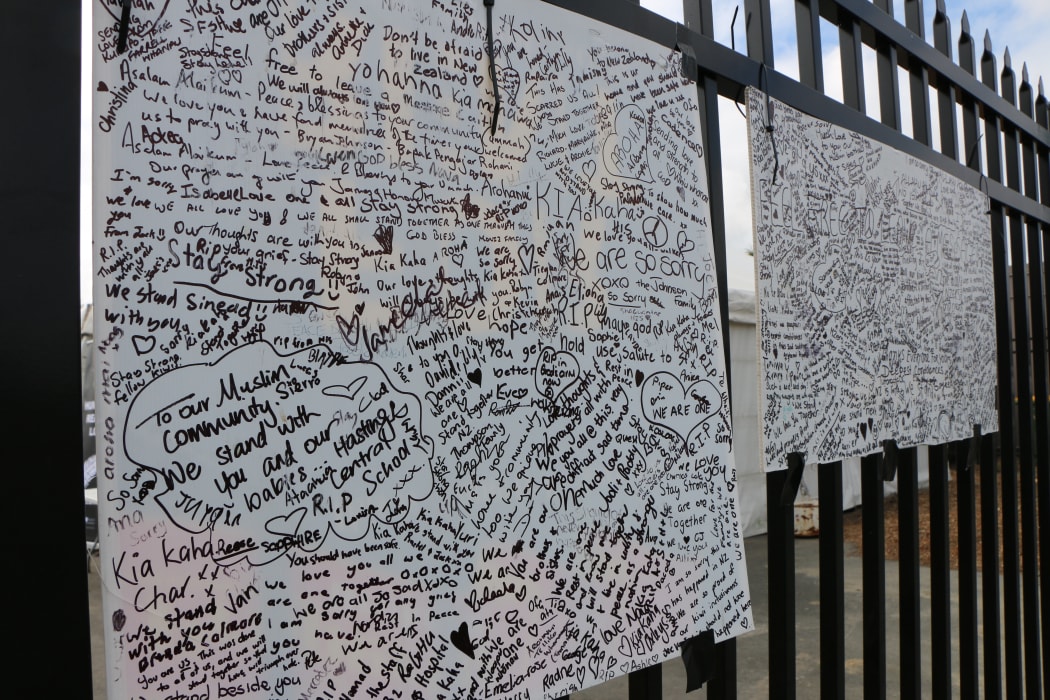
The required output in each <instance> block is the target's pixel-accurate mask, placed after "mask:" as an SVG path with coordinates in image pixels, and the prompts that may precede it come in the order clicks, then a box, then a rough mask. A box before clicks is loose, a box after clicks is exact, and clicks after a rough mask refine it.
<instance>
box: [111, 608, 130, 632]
mask: <svg viewBox="0 0 1050 700" xmlns="http://www.w3.org/2000/svg"><path fill="white" fill-rule="evenodd" d="M127 622H128V616H127V614H125V613H124V609H123V608H121V609H120V610H117V611H116V612H115V613H113V631H114V632H120V631H121V630H122V629H124V625H125V624H127Z"/></svg>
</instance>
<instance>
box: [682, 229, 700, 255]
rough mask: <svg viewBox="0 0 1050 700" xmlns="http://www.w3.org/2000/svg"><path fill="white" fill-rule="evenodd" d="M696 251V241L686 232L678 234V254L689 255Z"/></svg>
mask: <svg viewBox="0 0 1050 700" xmlns="http://www.w3.org/2000/svg"><path fill="white" fill-rule="evenodd" d="M694 250H696V241H694V240H693V239H692V238H690V237H689V233H688V232H687V231H679V232H678V252H679V253H689V252H691V251H694Z"/></svg>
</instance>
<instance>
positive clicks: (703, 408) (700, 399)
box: [690, 391, 711, 413]
mask: <svg viewBox="0 0 1050 700" xmlns="http://www.w3.org/2000/svg"><path fill="white" fill-rule="evenodd" d="M690 396H692V397H693V400H694V401H696V404H697V406H698V407H699V408H700V413H708V412H709V411H710V410H711V402H710V401H709V400H708V398H707V397H706V396H701V395H700V394H698V393H697V392H695V391H694V392H692V393H691V394H690Z"/></svg>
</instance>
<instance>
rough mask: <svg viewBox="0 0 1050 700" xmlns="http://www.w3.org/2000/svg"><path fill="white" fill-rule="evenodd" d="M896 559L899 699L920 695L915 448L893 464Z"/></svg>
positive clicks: (916, 465)
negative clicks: (897, 543) (898, 600)
mask: <svg viewBox="0 0 1050 700" xmlns="http://www.w3.org/2000/svg"><path fill="white" fill-rule="evenodd" d="M897 489H898V491H897V527H898V536H897V539H898V542H899V549H898V559H899V560H900V580H899V581H898V586H899V592H900V614H901V617H900V650H901V656H900V659H901V668H900V671H901V678H900V682H901V699H902V700H919V698H921V697H922V634H921V626H920V624H921V623H920V620H921V599H920V595H919V466H918V460H917V459H916V452H915V448H914V447H911V448H908V449H906V450H901V451H900V454H899V455H898V467H897Z"/></svg>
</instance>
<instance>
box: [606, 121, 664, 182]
mask: <svg viewBox="0 0 1050 700" xmlns="http://www.w3.org/2000/svg"><path fill="white" fill-rule="evenodd" d="M602 160H603V161H604V163H605V169H606V170H608V171H609V172H610V173H612V174H613V175H616V176H618V177H622V178H626V179H628V180H641V181H642V182H649V183H651V182H654V180H653V175H652V173H651V172H650V170H649V126H648V123H647V120H646V117H645V112H643V111H642V108H641V107H639V106H638V105H627V106H626V107H623V108H621V109H620V111H619V112H617V113H616V120H615V122H614V123H613V132H612V133H611V134H609V136H608V137H607V138H606V139H605V143H604V144H603V145H602Z"/></svg>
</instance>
